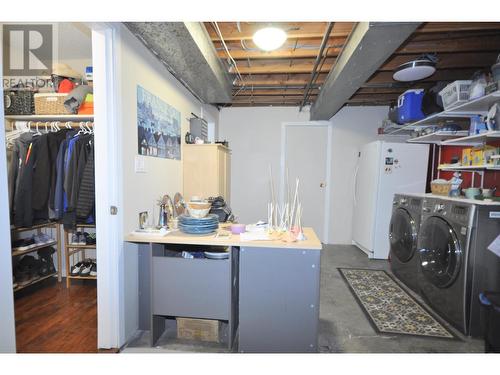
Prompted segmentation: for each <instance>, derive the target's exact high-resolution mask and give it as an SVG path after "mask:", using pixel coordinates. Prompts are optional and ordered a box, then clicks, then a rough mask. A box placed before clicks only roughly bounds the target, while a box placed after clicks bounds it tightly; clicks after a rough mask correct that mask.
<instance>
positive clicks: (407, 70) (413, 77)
mask: <svg viewBox="0 0 500 375" xmlns="http://www.w3.org/2000/svg"><path fill="white" fill-rule="evenodd" d="M435 71H436V63H435V62H434V61H431V60H428V59H421V60H414V61H410V62H407V63H404V64H401V65H400V66H398V67H397V68H396V70H395V72H394V74H393V76H392V78H393V79H394V80H395V81H400V82H412V81H419V80H421V79H424V78H427V77H430V76H431V75H433V74H434V72H435Z"/></svg>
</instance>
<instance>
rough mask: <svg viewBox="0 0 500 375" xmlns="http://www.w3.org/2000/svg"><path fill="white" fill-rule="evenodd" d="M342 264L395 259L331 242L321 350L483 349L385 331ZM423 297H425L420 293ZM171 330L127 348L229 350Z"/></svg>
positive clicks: (381, 265) (143, 336)
mask: <svg viewBox="0 0 500 375" xmlns="http://www.w3.org/2000/svg"><path fill="white" fill-rule="evenodd" d="M338 267H352V268H369V269H383V270H387V271H389V263H388V262H387V261H383V260H369V259H368V257H367V256H366V255H365V254H364V253H363V252H362V251H360V250H359V249H358V248H356V247H354V246H349V245H343V246H339V245H329V246H325V247H324V249H323V253H322V257H321V291H320V323H319V339H318V340H319V351H320V352H323V353H472V352H483V348H484V343H483V341H482V340H477V339H470V338H465V337H463V336H461V335H460V334H459V333H457V332H456V331H455V330H453V329H452V328H451V327H448V328H450V329H451V330H452V331H453V332H454V333H455V334H456V335H457V336H458V337H460V338H461V339H460V340H447V339H437V338H429V337H414V336H405V335H380V334H377V333H376V332H375V331H374V330H373V328H372V327H371V325H370V323H369V321H368V319H367V317H366V316H365V315H364V313H363V311H362V310H361V308H360V306H359V305H358V303H357V302H356V300H355V299H354V297H353V295H352V294H351V292H350V291H349V289H348V287H347V285H346V283H345V281H344V280H343V279H342V277H341V276H340V274H339V272H338V270H337V268H338ZM412 295H413V296H414V297H416V298H417V300H419V301H420V302H421V299H420V298H419V297H418V296H416V295H414V294H413V293H412ZM174 336H175V333H174V332H173V331H167V332H166V333H165V334H164V335H163V336H162V337H161V338H160V340H159V342H158V346H157V347H155V348H150V347H149V346H148V341H149V332H144V331H141V332H138V333H137V335H136V337H135V338H134V339H132V340H131V342H130V343H129V345H128V346H127V347H126V348H125V349H124V350H123V352H128V353H132V352H133V353H137V352H143V353H144V352H205V353H206V352H212V353H217V352H227V349H226V348H225V347H224V346H223V345H216V344H204V343H194V342H186V341H182V340H177V339H175V338H174Z"/></svg>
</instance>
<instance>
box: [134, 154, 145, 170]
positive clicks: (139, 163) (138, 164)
mask: <svg viewBox="0 0 500 375" xmlns="http://www.w3.org/2000/svg"><path fill="white" fill-rule="evenodd" d="M134 170H135V173H146V163H145V158H144V157H143V156H141V155H136V156H135V165H134Z"/></svg>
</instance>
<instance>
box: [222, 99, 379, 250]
mask: <svg viewBox="0 0 500 375" xmlns="http://www.w3.org/2000/svg"><path fill="white" fill-rule="evenodd" d="M387 110H388V109H387V107H345V108H343V109H342V110H340V111H339V112H338V113H337V114H336V115H335V116H334V117H333V118H332V119H331V120H330V122H331V124H332V128H333V132H332V133H333V134H332V163H331V166H332V170H331V176H332V178H331V181H330V186H331V197H330V224H331V225H330V231H329V235H328V238H329V242H330V243H335V244H350V243H351V225H352V209H353V201H352V189H353V173H354V169H355V166H356V161H357V153H358V149H359V148H360V146H361V145H363V144H365V143H368V142H370V141H372V140H374V139H376V138H377V128H378V127H379V126H380V125H381V123H382V120H383V119H384V118H385V117H386V116H387ZM308 120H309V113H307V112H302V113H301V112H299V111H298V108H296V107H249V108H241V107H240V108H238V107H231V108H223V109H222V110H221V113H220V126H219V136H220V138H221V139H227V140H228V141H229V147H230V148H231V150H232V159H231V206H232V209H233V211H234V212H235V214H236V215H237V216H238V218H239V219H240V221H241V222H246V223H250V222H255V221H256V220H259V219H265V218H266V215H267V208H266V207H267V206H266V204H267V202H268V200H269V197H270V192H269V173H268V165H269V164H271V165H272V168H273V174H274V180H275V186H276V188H278V186H279V168H280V152H281V150H280V147H281V144H280V142H281V124H282V123H283V122H294V121H308ZM304 224H305V225H307V223H304Z"/></svg>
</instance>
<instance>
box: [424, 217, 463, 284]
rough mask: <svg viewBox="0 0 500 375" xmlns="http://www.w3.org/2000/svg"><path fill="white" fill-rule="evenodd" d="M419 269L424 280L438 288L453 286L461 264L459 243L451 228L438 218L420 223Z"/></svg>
mask: <svg viewBox="0 0 500 375" xmlns="http://www.w3.org/2000/svg"><path fill="white" fill-rule="evenodd" d="M418 252H419V255H420V269H421V271H422V273H423V275H424V276H425V278H426V279H427V280H428V281H430V282H431V283H432V284H434V285H435V286H437V287H438V288H446V287H448V286H450V285H451V284H453V282H454V281H455V279H456V278H457V276H458V274H459V273H460V266H461V264H462V250H461V248H460V242H459V241H458V238H457V235H456V234H455V231H454V230H453V228H452V227H451V226H450V224H448V222H447V221H446V220H444V219H443V218H441V217H439V216H431V217H429V218H428V219H427V220H425V221H424V222H423V223H422V226H421V228H420V232H419V234H418Z"/></svg>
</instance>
